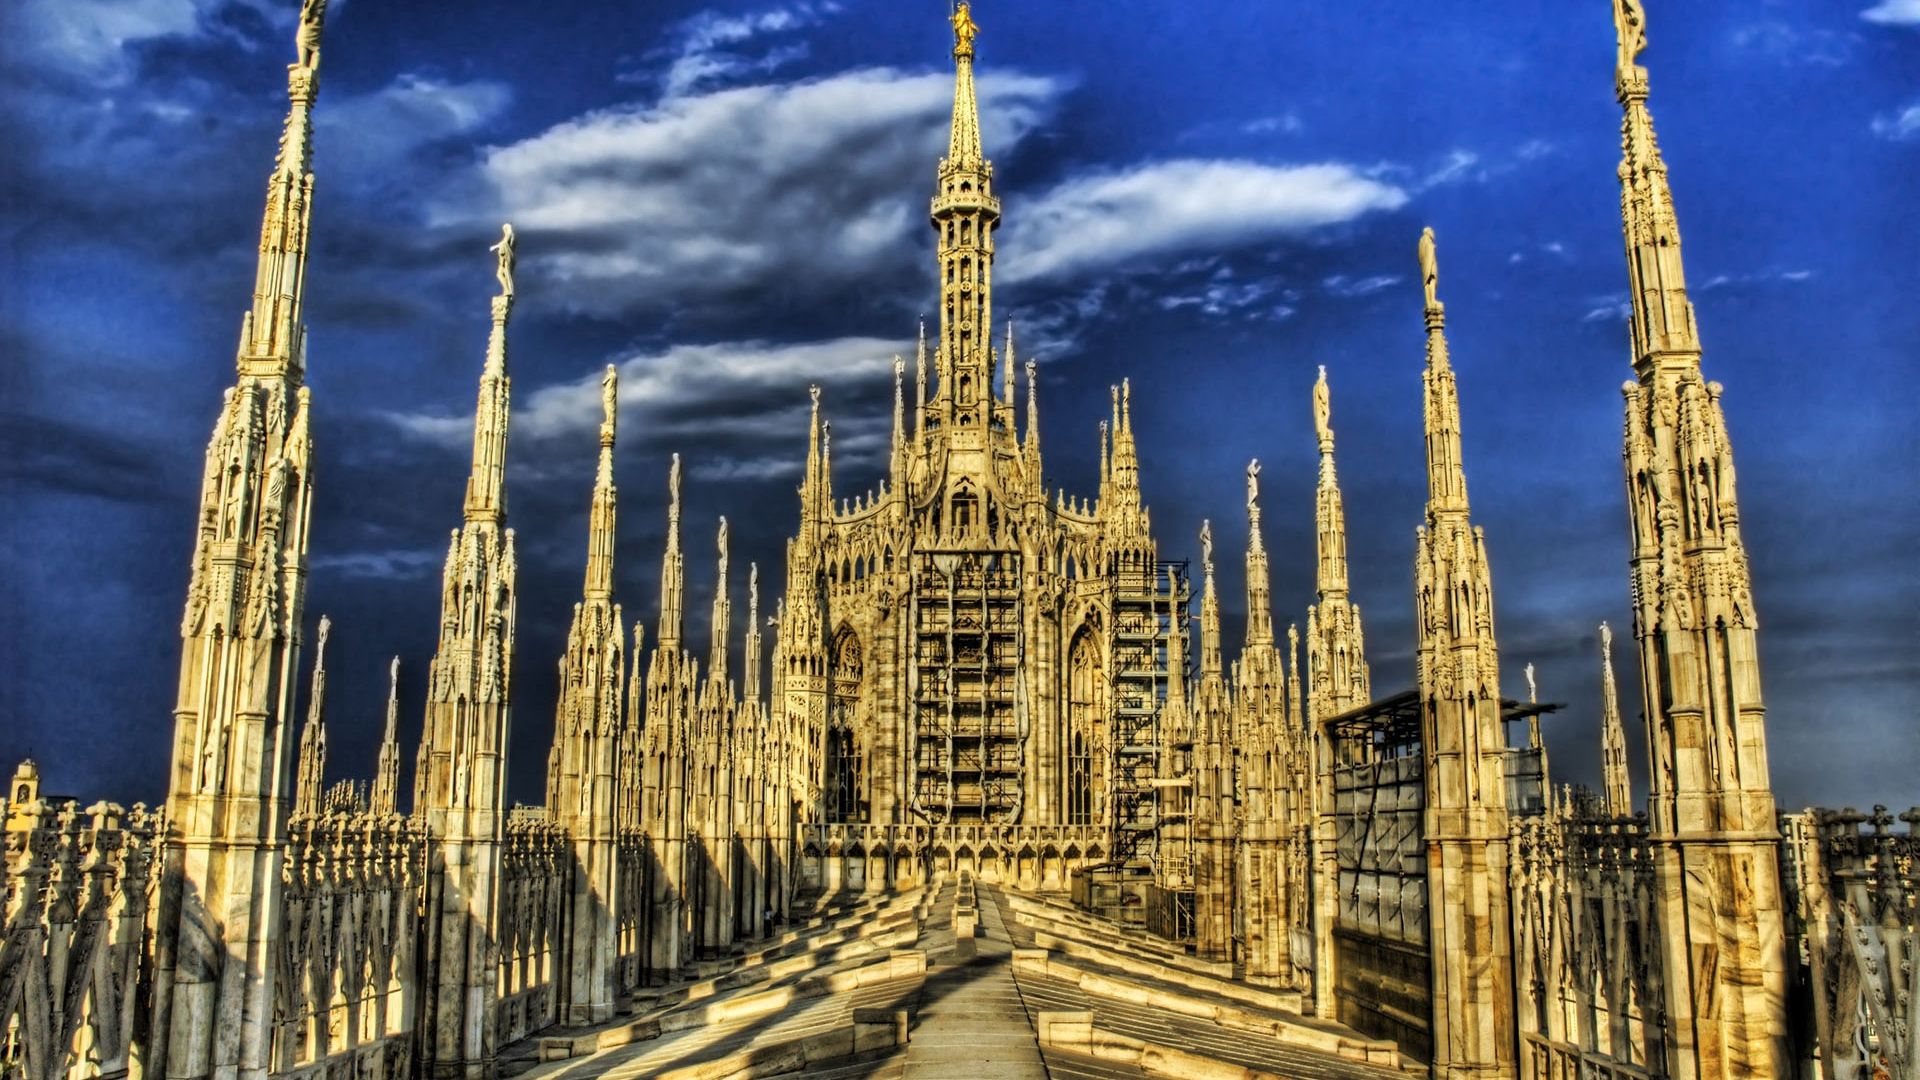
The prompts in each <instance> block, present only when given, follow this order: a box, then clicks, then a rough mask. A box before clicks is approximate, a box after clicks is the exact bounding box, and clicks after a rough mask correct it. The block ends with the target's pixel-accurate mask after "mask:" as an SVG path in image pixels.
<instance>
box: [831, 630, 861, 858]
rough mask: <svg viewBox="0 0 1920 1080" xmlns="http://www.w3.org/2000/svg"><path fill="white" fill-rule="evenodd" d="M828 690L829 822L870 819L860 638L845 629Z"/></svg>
mask: <svg viewBox="0 0 1920 1080" xmlns="http://www.w3.org/2000/svg"><path fill="white" fill-rule="evenodd" d="M832 657H833V666H832V670H831V671H830V672H829V675H828V686H827V793H826V800H827V820H828V821H834V822H854V821H865V820H866V819H867V795H866V792H867V762H866V751H865V747H864V745H863V743H862V740H861V737H860V735H861V733H860V711H859V706H860V682H861V676H862V675H863V674H864V670H865V663H864V657H863V655H862V653H861V648H860V638H859V636H858V635H856V634H855V633H854V632H853V630H852V629H851V628H843V629H842V630H841V631H840V633H839V634H838V635H836V636H835V637H834V641H833V653H832Z"/></svg>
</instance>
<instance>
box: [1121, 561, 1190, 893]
mask: <svg viewBox="0 0 1920 1080" xmlns="http://www.w3.org/2000/svg"><path fill="white" fill-rule="evenodd" d="M1190 591H1191V590H1190V589H1189V587H1188V574H1187V562H1186V560H1184V559H1182V560H1179V561H1142V562H1140V563H1138V564H1132V565H1130V564H1126V563H1123V564H1122V565H1120V566H1119V567H1118V568H1117V569H1116V572H1115V581H1114V596H1113V621H1114V628H1113V698H1112V700H1113V724H1112V727H1111V730H1112V743H1111V753H1112V765H1111V768H1110V769H1109V770H1108V772H1109V777H1110V785H1111V786H1110V789H1109V791H1108V796H1107V805H1108V812H1109V820H1110V821H1111V822H1112V827H1113V845H1112V848H1111V853H1110V856H1109V859H1108V862H1109V864H1110V865H1113V866H1116V867H1119V868H1122V869H1127V870H1140V871H1145V872H1151V869H1152V859H1153V856H1154V851H1155V846H1156V845H1155V830H1156V829H1157V828H1158V826H1159V812H1158V811H1159V802H1160V795H1159V791H1158V789H1157V787H1156V785H1155V783H1154V781H1155V780H1156V778H1157V776H1158V772H1159V768H1160V764H1161V761H1162V750H1163V747H1162V744H1161V730H1160V713H1161V709H1162V707H1163V706H1164V705H1165V704H1166V698H1167V680H1168V679H1169V677H1173V678H1178V679H1180V680H1182V685H1184V684H1185V680H1186V678H1187V657H1186V656H1184V655H1180V656H1170V655H1169V650H1168V647H1167V645H1168V639H1169V637H1170V635H1171V633H1172V630H1173V625H1174V623H1173V620H1175V619H1180V620H1185V619H1186V617H1187V601H1188V599H1189V593H1190Z"/></svg>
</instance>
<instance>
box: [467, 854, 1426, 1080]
mask: <svg viewBox="0 0 1920 1080" xmlns="http://www.w3.org/2000/svg"><path fill="white" fill-rule="evenodd" d="M502 1071H503V1073H504V1074H507V1075H517V1076H519V1077H523V1078H525V1080H589V1078H598V1077H607V1078H610V1080H639V1078H642V1077H660V1078H669V1080H721V1078H726V1080H744V1078H746V1077H764V1076H793V1077H804V1078H807V1080H898V1078H909V1080H957V1078H964V1080H1001V1078H1005V1080H1029V1078H1032V1080H1044V1078H1047V1077H1060V1078H1073V1080H1082V1078H1084V1080H1106V1078H1118V1077H1146V1076H1175V1077H1180V1076H1197V1075H1205V1076H1207V1077H1209V1078H1220V1080H1235V1078H1244V1080H1257V1078H1263V1077H1287V1078H1299V1080H1321V1078H1327V1080H1378V1078H1385V1077H1396V1076H1404V1075H1407V1073H1406V1072H1405V1071H1403V1070H1402V1068H1401V1067H1400V1062H1399V1059H1398V1055H1396V1054H1394V1053H1393V1052H1392V1051H1391V1048H1390V1046H1389V1045H1387V1044H1381V1043H1377V1042H1373V1041H1371V1040H1368V1039H1365V1038H1364V1037H1362V1036H1359V1035H1357V1034H1355V1033H1353V1032H1351V1031H1349V1030H1347V1029H1344V1028H1341V1027H1339V1026H1338V1025H1334V1024H1330V1023H1327V1022H1325V1021H1319V1020H1315V1019H1313V1018H1311V1017H1302V1016H1300V1015H1299V1007H1298V997H1297V995H1294V994H1290V993H1287V992H1274V991H1267V990H1261V989H1259V988H1255V987H1251V986H1247V985H1245V984H1242V983H1234V982H1231V981H1228V980H1224V979H1221V978H1219V977H1218V967H1217V966H1216V965H1208V964H1204V963H1201V962H1199V961H1195V960H1194V959H1193V958H1191V957H1189V956H1186V955H1185V954H1184V953H1183V952H1182V951H1180V950H1178V949H1177V948H1175V947H1172V946H1168V945H1165V944H1163V943H1159V942H1156V941H1154V940H1153V939H1150V938H1147V937H1146V936H1145V935H1143V934H1140V933H1139V932H1138V931H1127V930H1123V929H1122V928H1120V927H1117V926H1114V925H1112V924H1108V923H1104V922H1103V921H1101V920H1099V919H1095V918H1092V917H1090V916H1087V915H1085V914H1083V913H1081V912H1078V911H1075V910H1073V909H1072V908H1070V907H1068V906H1066V905H1065V904H1064V903H1062V902H1059V901H1057V900H1050V899H1047V898H1044V897H1035V896H1029V895H1023V894H1015V893H1008V892H1005V891H1002V890H1001V889H999V888H998V887H996V886H992V885H987V884H979V885H976V884H975V883H974V882H972V881H971V880H961V881H958V882H954V881H948V882H945V883H943V884H941V885H939V886H938V887H937V888H935V889H934V890H932V891H919V890H916V891H912V892H907V893H901V894H895V895H891V896H881V895H872V896H868V897H862V898H859V899H858V900H855V901H852V902H847V903H843V904H842V905H841V906H840V907H839V908H837V909H832V910H829V911H827V912H826V913H825V914H823V915H821V916H819V917H817V918H815V919H813V920H810V921H809V922H807V923H804V924H802V925H800V926H797V927H795V928H794V929H791V930H789V931H787V932H786V933H783V934H782V935H780V936H778V937H776V938H775V939H773V940H772V941H769V942H766V943H762V944H757V945H756V946H755V950H754V951H752V952H748V953H745V954H743V955H740V956H737V957H733V958H729V959H726V960H720V961H714V962H709V963H707V964H704V965H701V967H700V968H699V969H698V970H697V971H696V972H695V977H694V978H693V979H692V980H690V981H687V982H681V983H677V984H675V985H674V986H672V987H668V988H661V989H659V990H656V991H651V992H648V993H646V994H642V995H637V996H636V997H635V999H634V1000H633V1002H632V1003H631V1004H630V1006H629V1011H628V1014H627V1015H623V1016H620V1017H619V1018H617V1019H616V1020H615V1021H613V1022H612V1023H610V1024H607V1025H604V1026H602V1027H600V1028H598V1029H589V1030H586V1031H583V1032H574V1031H564V1030H562V1029H555V1030H554V1032H550V1033H548V1034H547V1035H546V1036H545V1037H536V1038H534V1039H530V1040H526V1041H525V1042H522V1043H520V1044H516V1046H514V1047H511V1048H509V1053H508V1055H507V1056H506V1058H505V1059H504V1060H503V1067H502ZM1422 1071H1424V1070H1422Z"/></svg>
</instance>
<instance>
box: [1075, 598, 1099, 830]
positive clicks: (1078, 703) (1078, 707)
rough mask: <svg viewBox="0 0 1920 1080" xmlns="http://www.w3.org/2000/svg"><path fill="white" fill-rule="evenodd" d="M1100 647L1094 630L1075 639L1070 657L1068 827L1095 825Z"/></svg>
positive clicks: (1084, 630)
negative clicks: (1095, 639)
mask: <svg viewBox="0 0 1920 1080" xmlns="http://www.w3.org/2000/svg"><path fill="white" fill-rule="evenodd" d="M1103 675H1104V672H1103V671H1102V667H1101V663H1100V649H1099V645H1098V644H1097V643H1096V642H1095V641H1094V639H1093V633H1092V628H1091V627H1086V628H1083V629H1081V631H1080V632H1079V633H1078V634H1076V635H1075V636H1074V639H1073V646H1072V648H1071V650H1070V651H1069V652H1068V656H1067V681H1068V686H1067V732H1068V736H1067V800H1066V802H1067V824H1069V825H1092V824H1094V823H1095V814H1096V810H1095V807H1094V792H1095V791H1096V789H1097V788H1098V784H1099V772H1100V769H1099V766H1098V763H1097V762H1096V761H1095V752H1094V748H1095V745H1096V744H1097V742H1098V741H1099V740H1098V732H1099V726H1100V724H1101V720H1102V718H1101V715H1100V702H1101V696H1102V694H1101V691H1102V689H1103V686H1102V684H1103V682H1104V679H1103Z"/></svg>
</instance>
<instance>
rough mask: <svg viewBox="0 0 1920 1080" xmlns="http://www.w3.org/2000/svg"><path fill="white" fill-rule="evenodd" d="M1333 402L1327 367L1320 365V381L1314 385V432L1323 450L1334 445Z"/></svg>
mask: <svg viewBox="0 0 1920 1080" xmlns="http://www.w3.org/2000/svg"><path fill="white" fill-rule="evenodd" d="M1332 420H1333V401H1332V397H1331V396H1330V395H1329V393H1328V391H1327V366H1326V365H1325V364H1322V365H1320V380H1319V381H1318V382H1316V383H1314V384H1313V430H1314V431H1315V432H1316V433H1318V434H1319V436H1320V445H1321V447H1322V448H1325V447H1328V446H1332V445H1333V424H1332Z"/></svg>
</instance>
